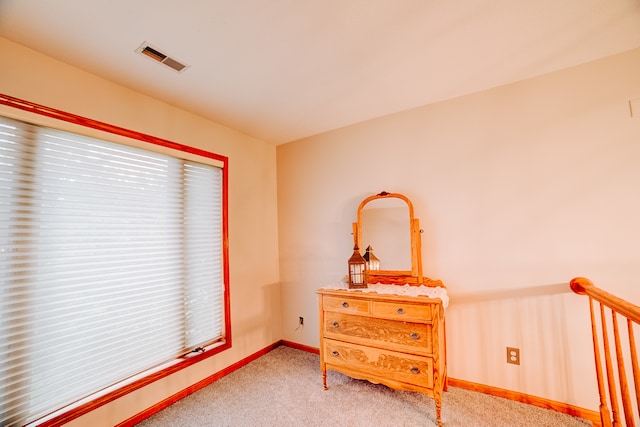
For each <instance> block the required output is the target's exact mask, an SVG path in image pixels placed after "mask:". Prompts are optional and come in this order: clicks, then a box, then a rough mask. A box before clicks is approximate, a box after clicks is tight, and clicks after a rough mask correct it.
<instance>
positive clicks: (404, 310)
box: [372, 301, 432, 322]
mask: <svg viewBox="0 0 640 427" xmlns="http://www.w3.org/2000/svg"><path fill="white" fill-rule="evenodd" d="M372 314H373V315H375V316H380V317H385V318H388V319H398V320H406V321H414V322H415V321H417V322H425V321H430V320H431V319H432V317H431V304H407V303H405V302H382V301H373V305H372Z"/></svg>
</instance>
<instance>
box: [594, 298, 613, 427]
mask: <svg viewBox="0 0 640 427" xmlns="http://www.w3.org/2000/svg"><path fill="white" fill-rule="evenodd" d="M589 311H590V312H591V336H592V337H593V354H594V355H595V360H596V377H597V379H598V392H599V393H600V421H601V422H602V427H611V413H610V412H609V407H608V406H607V391H606V389H605V386H604V378H603V376H602V359H601V357H600V345H599V344H598V329H597V328H596V316H595V312H594V310H593V299H592V298H591V297H589Z"/></svg>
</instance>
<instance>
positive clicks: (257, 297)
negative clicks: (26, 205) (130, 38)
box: [0, 38, 282, 426]
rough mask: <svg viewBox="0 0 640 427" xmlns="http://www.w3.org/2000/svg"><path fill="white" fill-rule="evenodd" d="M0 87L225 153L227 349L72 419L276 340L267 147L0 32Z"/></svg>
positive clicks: (90, 418) (94, 416) (167, 391)
mask: <svg viewBox="0 0 640 427" xmlns="http://www.w3.org/2000/svg"><path fill="white" fill-rule="evenodd" d="M0 52H2V58H3V61H2V67H0V92H2V93H5V94H8V95H11V96H15V97H19V98H22V99H26V100H29V101H33V102H37V103H41V104H44V105H47V106H50V107H54V108H58V109H61V110H64V111H67V112H71V113H75V114H79V115H82V116H86V117H90V118H93V119H96V120H101V121H105V122H108V123H111V124H115V125H119V126H123V127H126V128H129V129H133V130H136V131H140V132H145V133H148V134H151V135H154V136H157V137H161V138H166V139H169V140H172V141H176V142H180V143H183V144H187V145H192V146H195V147H198V148H202V149H205V150H209V151H213V152H215V153H218V154H221V155H224V156H227V157H228V158H229V247H230V283H231V290H230V293H231V319H232V339H233V347H232V348H231V349H230V350H228V351H225V352H223V353H222V354H220V355H217V356H214V357H212V358H209V359H207V360H205V361H203V362H201V363H198V364H196V365H194V366H191V367H190V368H188V369H186V370H184V371H181V372H179V373H177V374H174V375H172V376H170V377H168V378H166V379H163V380H161V381H158V382H156V383H154V384H152V385H150V386H148V387H146V388H144V389H141V390H139V391H136V392H134V393H131V394H129V395H127V396H125V397H124V398H122V399H119V400H117V401H115V402H112V403H110V404H108V405H105V406H103V407H101V408H99V409H98V410H96V411H94V412H92V413H90V414H88V415H86V416H84V417H81V418H79V419H77V420H76V421H74V422H72V423H71V424H72V425H78V426H80V425H87V426H88V425H90V426H112V425H114V424H116V423H118V422H120V421H122V420H124V419H127V418H128V417H130V416H132V415H134V414H136V413H138V412H139V411H141V410H144V409H145V408H147V407H149V406H152V405H153V404H155V403H157V402H159V401H160V400H162V399H164V398H166V397H168V396H171V395H172V394H174V393H176V392H178V391H180V390H182V389H184V388H186V387H188V386H190V385H192V384H193V383H195V382H197V381H199V380H201V379H203V378H206V377H208V376H210V375H212V374H213V373H215V372H217V371H219V370H221V369H223V368H225V367H227V366H229V365H231V364H233V363H234V362H236V361H238V360H240V359H242V358H244V357H246V356H248V355H251V354H253V353H255V352H256V351H258V350H260V349H262V348H264V347H266V346H268V345H270V344H272V343H274V342H276V341H278V340H279V339H280V338H281V334H282V333H281V325H280V311H281V310H280V289H279V284H278V283H279V278H278V246H277V243H278V242H277V232H278V229H277V209H276V157H275V155H276V152H275V147H274V146H272V145H270V144H267V143H265V142H263V141H260V140H256V139H254V138H250V137H248V136H246V135H243V134H240V133H238V132H236V131H233V130H231V129H228V128H225V127H223V126H220V125H217V124H215V123H213V122H211V121H209V120H205V119H203V118H202V117H198V116H195V115H193V114H189V113H187V112H184V111H182V110H179V109H177V108H174V107H172V106H170V105H167V104H164V103H161V102H159V101H156V100H154V99H152V98H149V97H146V96H143V95H141V94H139V93H136V92H133V91H131V90H129V89H126V88H124V87H121V86H117V85H114V84H112V83H109V82H107V81H105V80H102V79H100V78H98V77H96V76H94V75H91V74H88V73H85V72H83V71H81V70H78V69H75V68H72V67H70V66H68V65H66V64H63V63H61V62H58V61H55V60H53V59H51V58H48V57H45V56H43V55H40V54H38V53H36V52H34V51H32V50H29V49H26V48H24V47H22V46H19V45H16V44H15V43H12V42H10V41H8V40H6V39H3V38H0Z"/></svg>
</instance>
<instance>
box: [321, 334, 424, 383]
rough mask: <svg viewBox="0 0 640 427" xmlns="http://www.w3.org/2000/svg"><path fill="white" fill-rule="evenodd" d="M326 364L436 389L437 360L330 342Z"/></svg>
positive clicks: (327, 346)
mask: <svg viewBox="0 0 640 427" xmlns="http://www.w3.org/2000/svg"><path fill="white" fill-rule="evenodd" d="M323 357H324V361H325V362H326V363H327V364H329V365H334V366H336V367H343V368H345V369H348V370H356V371H359V372H362V373H363V374H364V375H365V376H367V375H368V376H372V377H380V378H388V379H390V380H391V381H394V382H401V383H406V384H412V385H417V386H420V387H425V388H429V389H432V388H433V360H432V359H431V358H430V357H426V356H414V355H410V354H404V353H399V352H395V351H391V350H381V349H377V348H372V347H367V346H362V345H357V344H350V343H344V342H341V341H336V340H331V339H326V340H325V345H324V355H323Z"/></svg>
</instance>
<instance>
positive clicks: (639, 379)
mask: <svg viewBox="0 0 640 427" xmlns="http://www.w3.org/2000/svg"><path fill="white" fill-rule="evenodd" d="M627 328H628V329H629V350H630V352H631V368H632V370H633V386H634V388H635V391H636V404H637V406H636V409H637V410H638V412H640V370H639V369H638V351H637V350H636V339H635V337H634V335H633V322H632V321H631V320H630V319H627Z"/></svg>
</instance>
